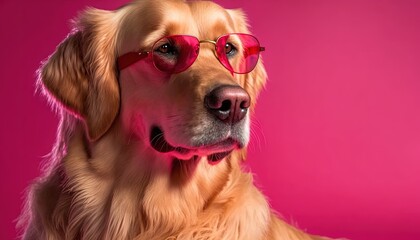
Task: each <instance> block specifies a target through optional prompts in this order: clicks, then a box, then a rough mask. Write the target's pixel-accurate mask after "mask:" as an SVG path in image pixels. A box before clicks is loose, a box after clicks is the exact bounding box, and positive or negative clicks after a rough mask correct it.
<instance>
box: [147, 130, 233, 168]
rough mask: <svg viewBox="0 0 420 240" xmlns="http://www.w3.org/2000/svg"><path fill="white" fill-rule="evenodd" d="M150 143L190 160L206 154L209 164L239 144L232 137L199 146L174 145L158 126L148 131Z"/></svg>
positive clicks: (160, 150)
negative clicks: (167, 139)
mask: <svg viewBox="0 0 420 240" xmlns="http://www.w3.org/2000/svg"><path fill="white" fill-rule="evenodd" d="M150 144H151V146H152V147H153V148H154V149H155V150H156V151H158V152H160V153H170V154H172V155H174V156H175V157H176V158H178V159H180V160H190V159H193V158H196V157H197V156H207V160H208V161H209V163H210V164H217V163H218V162H220V161H221V160H222V159H224V158H225V157H227V156H228V155H229V154H230V153H231V152H232V151H233V150H234V149H235V148H238V146H239V144H238V143H237V141H235V140H234V139H232V138H227V139H225V140H222V141H219V142H217V143H215V144H210V145H205V146H201V147H191V148H185V147H180V146H178V147H174V146H172V145H171V144H170V143H169V142H168V141H166V139H165V135H164V133H163V131H162V129H160V128H159V127H152V129H151V131H150Z"/></svg>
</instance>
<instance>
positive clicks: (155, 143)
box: [150, 127, 190, 154]
mask: <svg viewBox="0 0 420 240" xmlns="http://www.w3.org/2000/svg"><path fill="white" fill-rule="evenodd" d="M150 144H151V145H152V147H153V148H154V149H155V150H156V151H158V152H161V153H167V152H173V151H175V152H178V153H180V154H187V153H189V152H190V150H189V149H186V148H183V147H174V146H172V145H170V144H169V143H168V142H167V141H166V140H165V136H164V135H163V131H162V130H161V129H160V128H159V127H152V130H151V131H150Z"/></svg>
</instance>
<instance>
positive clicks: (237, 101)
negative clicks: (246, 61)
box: [204, 85, 251, 124]
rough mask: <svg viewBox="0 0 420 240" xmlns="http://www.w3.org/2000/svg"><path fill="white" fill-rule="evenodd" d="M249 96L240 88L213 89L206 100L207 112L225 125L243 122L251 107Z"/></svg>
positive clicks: (222, 87)
mask: <svg viewBox="0 0 420 240" xmlns="http://www.w3.org/2000/svg"><path fill="white" fill-rule="evenodd" d="M250 102H251V100H250V97H249V94H248V93H247V92H246V91H245V90H244V89H243V88H241V87H240V86H231V85H223V86H219V87H217V88H215V89H213V90H212V91H211V92H210V93H208V94H207V95H206V97H205V99H204V105H205V106H206V108H207V110H208V111H209V112H210V113H211V114H213V115H214V116H216V117H217V118H218V119H220V120H221V121H223V122H225V123H230V124H234V123H237V122H239V121H240V120H242V119H243V118H244V117H245V115H246V113H247V111H248V108H249V105H250Z"/></svg>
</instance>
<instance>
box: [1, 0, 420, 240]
mask: <svg viewBox="0 0 420 240" xmlns="http://www.w3.org/2000/svg"><path fill="white" fill-rule="evenodd" d="M216 2H218V3H221V4H222V5H224V6H225V7H229V8H237V7H242V8H243V9H244V10H245V12H247V13H248V15H249V19H250V23H251V25H252V26H253V32H254V34H255V35H256V36H257V37H258V38H259V39H260V41H261V42H262V43H263V45H265V47H266V48H267V51H266V52H265V53H264V54H263V55H264V60H265V63H266V68H267V70H268V74H269V81H268V85H267V89H266V90H265V91H264V92H263V93H262V95H261V98H260V101H259V105H258V108H257V114H256V116H255V118H254V120H255V121H254V124H253V131H254V132H255V135H254V137H253V139H252V142H251V146H250V154H249V161H248V165H249V168H250V169H251V170H252V171H253V172H254V173H255V175H256V182H257V184H258V185H259V186H260V187H261V189H262V190H263V191H264V192H265V194H266V195H267V196H268V198H269V199H270V202H271V204H272V206H273V207H274V208H275V209H276V210H277V211H278V212H280V213H282V214H283V216H284V217H285V218H286V219H287V220H288V221H290V222H293V223H296V224H298V225H299V226H300V227H301V228H303V229H307V230H308V231H309V232H312V233H317V234H323V235H329V236H334V237H338V236H345V237H348V238H351V239H355V240H357V239H359V240H362V239H363V240H364V239H366V240H367V239H369V240H375V239H382V240H388V239H398V240H405V239H407V240H408V239H412V240H414V239H420V161H419V160H420V94H419V93H420V1H417V0H411V1H410V0H404V1H400V0H393V1H386V0H381V1H376V0H375V1H373V0H371V1H369V0H348V1H344V0H343V1H337V0H319V1H312V0H306V1H304V0H287V1H282V0H278V1H274V0H272V1H262V0H259V1H256V0H218V1H216ZM122 3H123V0H114V1H111V0H106V1H104V0H91V1H87V0H85V1H81V0H78V1H76V0H74V1H52V0H50V1H15V0H2V1H0V27H1V37H0V41H1V44H0V46H1V60H0V61H1V62H0V67H1V71H0V79H1V80H0V81H1V87H0V98H1V101H0V104H1V106H0V107H1V111H2V113H1V114H2V115H1V119H0V121H1V122H0V143H1V145H0V146H1V150H0V160H1V168H0V171H1V173H0V187H1V200H0V201H1V204H0V206H1V214H0V226H1V227H0V239H13V238H15V237H16V231H15V229H14V223H13V221H14V219H16V218H17V216H18V214H19V211H20V208H21V205H22V196H23V192H24V189H25V187H26V186H27V185H28V184H29V182H30V181H31V180H32V179H34V178H35V177H36V176H37V175H38V174H39V172H40V171H39V164H40V162H41V159H42V156H43V155H45V154H47V153H48V152H49V150H50V149H51V146H52V144H53V141H54V135H55V129H56V127H57V118H56V117H55V116H54V114H53V113H52V112H51V111H50V109H49V107H48V106H47V104H46V101H44V100H43V99H42V98H41V97H40V96H38V95H35V94H34V81H35V77H34V75H35V74H34V73H35V70H36V69H37V67H38V66H39V62H40V61H41V60H43V59H44V58H45V57H47V56H48V55H49V54H50V53H52V52H53V50H54V48H55V46H56V45H57V44H58V43H59V42H60V41H61V40H62V39H63V38H64V37H65V36H66V34H67V33H68V31H69V19H70V18H72V17H74V16H75V15H76V13H77V11H79V10H81V9H83V8H84V6H88V5H89V6H95V7H98V8H104V9H114V8H116V7H118V6H120V5H121V4H122Z"/></svg>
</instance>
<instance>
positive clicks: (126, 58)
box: [117, 33, 265, 74]
mask: <svg viewBox="0 0 420 240" xmlns="http://www.w3.org/2000/svg"><path fill="white" fill-rule="evenodd" d="M231 35H238V36H248V37H252V38H253V39H254V40H255V42H256V43H257V46H256V48H254V49H253V51H257V54H258V59H257V61H256V63H255V65H254V66H253V67H252V68H251V69H247V71H244V72H238V71H235V70H234V69H233V68H232V66H231V65H230V63H229V62H223V60H222V59H220V56H219V52H218V48H217V47H218V45H217V43H218V41H219V40H220V39H222V38H224V37H228V36H231ZM170 37H189V38H194V39H196V40H197V43H198V49H197V54H196V57H195V59H194V60H193V61H191V63H190V64H187V65H186V66H185V67H183V68H181V69H178V70H177V71H173V72H171V74H176V73H180V72H183V71H185V70H187V69H188V68H189V67H191V65H192V64H193V63H194V62H195V61H196V60H197V57H198V54H199V53H200V46H201V44H202V43H211V44H213V45H214V53H215V57H216V58H217V60H218V61H219V62H220V64H222V66H223V67H225V68H226V69H227V70H229V71H230V72H231V73H237V74H247V73H249V72H251V71H252V70H254V68H255V66H256V65H257V64H258V61H259V58H260V53H261V52H263V51H265V47H261V45H260V42H259V41H258V39H257V38H256V37H255V36H253V35H251V34H247V33H228V34H224V35H221V36H219V37H218V38H217V39H216V41H214V40H209V39H204V40H199V39H198V38H197V37H195V36H191V35H170V36H165V37H162V38H160V39H158V40H157V41H156V42H155V43H154V44H153V46H152V49H151V50H149V51H139V52H128V53H125V54H123V55H121V56H119V57H118V58H117V64H118V70H119V71H122V70H123V69H125V68H127V67H129V66H131V65H133V64H134V63H136V62H138V61H140V60H142V59H145V58H151V62H152V63H153V66H154V67H155V68H156V69H157V70H159V71H160V72H164V73H168V72H167V71H164V70H161V69H159V68H158V67H157V66H156V64H155V61H154V60H153V49H155V45H156V44H158V43H159V42H160V40H162V39H165V38H170ZM254 54H255V53H254Z"/></svg>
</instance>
